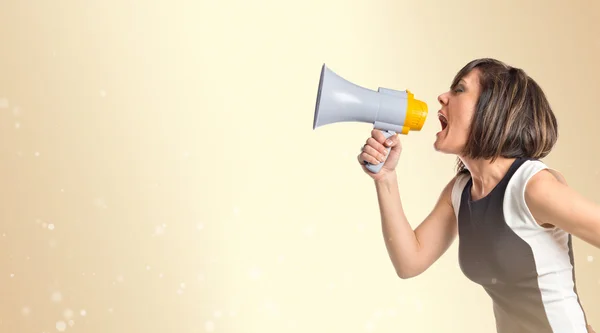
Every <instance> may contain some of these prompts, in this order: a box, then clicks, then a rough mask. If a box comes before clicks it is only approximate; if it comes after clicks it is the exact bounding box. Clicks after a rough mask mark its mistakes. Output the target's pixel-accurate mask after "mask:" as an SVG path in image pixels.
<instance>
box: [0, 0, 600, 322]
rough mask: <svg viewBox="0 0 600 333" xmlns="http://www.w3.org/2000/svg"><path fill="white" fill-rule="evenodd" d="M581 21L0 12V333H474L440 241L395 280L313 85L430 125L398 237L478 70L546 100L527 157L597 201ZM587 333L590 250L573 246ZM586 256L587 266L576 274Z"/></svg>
mask: <svg viewBox="0 0 600 333" xmlns="http://www.w3.org/2000/svg"><path fill="white" fill-rule="evenodd" d="M599 19H600V3H599V2H597V1H583V0H579V1H571V2H569V3H566V2H558V1H526V2H518V1H495V2H489V1H488V2H480V1H418V2H417V1H412V2H409V1H382V0H372V1H362V2H352V1H340V0H336V1H333V0H328V1H295V2H292V1H278V2H275V1H271V2H269V1H221V2H218V1H210V2H209V1H200V2H198V1H176V0H173V1H116V0H105V1H48V0H42V1H36V2H26V1H17V0H9V1H3V2H2V4H0V22H2V23H1V25H0V27H1V29H0V43H1V44H0V46H1V48H2V50H1V56H0V126H1V130H0V133H1V135H2V137H1V140H0V147H1V162H0V166H1V170H2V174H1V177H0V195H1V199H2V201H1V207H0V214H1V215H0V216H1V224H0V229H1V230H0V233H1V235H0V290H1V291H2V294H1V295H0V298H1V302H0V331H1V332H19V333H21V332H22V333H25V332H34V333H38V332H56V331H66V332H86V333H96V332H98V333H100V332H102V333H104V332H126V333H130V332H140V333H142V332H143V333H150V332H161V333H162V332H178V333H197V332H235V333H237V332H240V333H241V332H244V333H246V332H261V333H266V332H290V333H291V332H347V333H350V332H465V333H468V332H493V331H494V320H493V313H492V307H491V302H490V300H489V298H488V297H487V295H486V294H485V293H484V292H483V290H482V289H481V288H479V287H478V286H476V285H473V284H472V283H471V282H470V281H468V280H467V279H466V278H465V277H464V276H463V275H462V273H461V272H460V270H459V268H458V265H457V253H456V249H457V247H456V245H457V243H455V244H454V246H453V247H452V248H451V249H450V250H449V251H448V253H447V254H446V255H445V256H444V257H443V258H442V259H441V260H440V261H438V262H437V263H435V264H434V266H433V267H432V268H431V269H430V270H429V271H427V272H426V273H424V274H423V275H421V276H419V277H418V278H415V279H411V280H400V279H399V278H397V277H396V275H395V274H394V270H393V268H392V265H391V263H390V262H389V260H388V257H387V253H386V251H385V247H384V244H383V240H382V237H381V230H380V222H379V213H378V208H377V201H376V197H375V192H374V187H373V183H372V181H371V180H370V179H369V178H368V177H367V176H366V175H364V174H363V173H362V171H361V169H360V168H359V166H358V164H357V163H356V159H355V156H356V155H357V154H358V151H359V148H360V146H361V145H362V144H363V143H364V140H365V139H367V137H368V135H369V132H370V130H371V126H369V125H368V124H352V123H350V124H336V125H331V126H328V127H324V128H320V129H318V130H316V131H313V130H312V117H313V108H314V101H315V96H316V89H317V83H318V76H319V71H320V67H321V65H322V64H323V63H327V64H328V65H329V66H330V67H331V68H332V69H333V70H334V71H336V72H337V73H338V74H340V75H342V76H343V77H345V78H347V79H348V80H350V81H352V82H355V83H357V84H360V85H362V86H365V87H368V88H371V89H376V88H377V87H379V86H382V87H387V88H394V89H406V88H408V89H411V90H412V91H413V92H414V93H415V95H416V97H417V98H420V99H422V100H424V101H426V102H427V103H428V104H429V106H430V112H431V113H430V117H429V119H428V120H427V122H426V124H425V126H424V128H423V130H422V131H421V132H413V133H411V134H410V135H408V136H403V137H402V140H403V144H404V152H403V156H402V162H401V163H400V166H399V168H398V172H399V174H400V177H399V182H400V187H401V189H402V198H403V201H404V205H405V209H406V212H407V214H408V217H409V219H410V221H411V223H412V225H413V226H415V227H416V226H417V224H418V223H419V222H420V221H421V220H422V219H423V218H424V217H425V216H426V215H427V214H428V212H429V210H430V209H431V207H432V206H433V204H434V202H435V200H436V199H437V196H438V193H439V191H440V190H441V189H442V187H443V185H444V184H445V183H446V182H447V181H448V180H449V179H450V177H451V176H452V174H453V165H454V157H452V156H445V155H440V154H438V153H436V152H434V151H433V149H432V142H433V140H434V134H435V133H436V132H437V131H438V130H439V124H438V121H437V119H436V116H435V113H436V111H437V109H438V104H437V102H436V97H437V95H438V94H440V93H442V92H444V91H446V89H448V86H449V84H450V81H451V79H452V77H453V75H454V74H455V73H456V71H458V70H459V69H460V67H462V66H463V65H464V64H465V63H466V62H468V61H469V60H471V59H474V58H478V57H487V56H491V57H495V58H498V59H501V60H504V61H506V62H508V63H510V64H512V65H515V66H519V67H522V68H524V69H525V70H526V71H527V72H528V73H529V74H531V75H532V76H533V77H534V78H535V79H536V80H537V81H538V82H539V83H540V85H541V86H542V87H543V88H544V89H545V91H546V93H547V94H548V97H549V99H550V101H551V103H552V105H553V106H554V109H555V111H556V114H557V117H558V119H559V122H560V141H559V143H558V145H557V146H556V149H555V150H554V152H553V153H552V154H551V155H550V156H549V157H548V158H547V159H546V162H547V163H548V164H550V165H551V166H552V167H555V168H557V169H559V170H560V171H562V172H563V173H564V174H565V176H566V177H567V179H568V181H569V182H570V184H571V186H573V187H574V188H575V189H577V190H578V191H580V192H581V193H583V194H584V195H586V196H587V197H589V198H591V199H592V200H594V201H596V202H600V192H599V190H598V184H599V183H600V175H599V170H600V168H599V167H598V163H599V162H600V158H599V155H600V151H599V149H598V146H597V143H598V140H599V135H600V134H599V133H598V122H599V121H600V115H599V109H598V91H600V78H599V76H600V65H599V64H598V59H600V40H599V39H598V32H599V31H600V23H598V22H599ZM575 251H576V267H577V279H578V288H579V291H580V294H581V299H582V302H583V304H584V306H585V309H586V311H587V315H588V318H589V319H590V322H591V323H592V324H593V325H595V326H596V327H597V328H600V298H598V288H599V282H600V280H599V279H600V266H599V265H600V263H599V261H600V256H599V254H600V251H599V250H598V249H595V248H593V247H591V246H590V245H588V244H586V243H583V242H582V241H580V240H576V241H575ZM594 259H595V260H594Z"/></svg>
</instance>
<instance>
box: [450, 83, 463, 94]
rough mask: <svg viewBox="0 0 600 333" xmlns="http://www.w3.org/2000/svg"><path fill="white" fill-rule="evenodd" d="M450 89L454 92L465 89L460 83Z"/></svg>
mask: <svg viewBox="0 0 600 333" xmlns="http://www.w3.org/2000/svg"><path fill="white" fill-rule="evenodd" d="M452 91H453V92H454V93H455V94H458V93H461V92H464V91H465V89H464V88H463V87H462V86H461V85H458V86H456V87H454V89H453V90H452Z"/></svg>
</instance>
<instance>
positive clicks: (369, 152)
mask: <svg viewBox="0 0 600 333" xmlns="http://www.w3.org/2000/svg"><path fill="white" fill-rule="evenodd" d="M362 154H363V155H366V156H369V157H371V158H372V159H374V162H372V161H369V163H373V164H379V163H381V162H384V161H385V155H384V154H382V153H380V152H379V151H377V150H376V149H375V148H373V147H371V146H369V145H365V146H364V147H363V152H362Z"/></svg>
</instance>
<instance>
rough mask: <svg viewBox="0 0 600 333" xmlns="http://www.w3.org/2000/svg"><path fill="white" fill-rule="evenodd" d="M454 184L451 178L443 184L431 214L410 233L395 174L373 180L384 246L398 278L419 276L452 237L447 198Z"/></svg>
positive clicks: (453, 227)
mask: <svg viewBox="0 0 600 333" xmlns="http://www.w3.org/2000/svg"><path fill="white" fill-rule="evenodd" d="M454 182H455V179H453V180H452V181H450V183H448V184H447V185H446V187H445V188H444V190H443V191H442V193H441V195H440V196H439V198H438V201H437V203H436V205H435V207H434V208H433V210H432V212H431V213H430V214H429V215H428V216H427V217H426V218H425V220H424V221H423V222H422V223H421V224H420V225H419V226H418V227H417V228H416V229H415V230H414V231H413V229H412V227H411V225H410V224H409V222H408V220H407V218H406V215H405V213H404V209H403V208H402V202H401V200H400V192H399V189H398V182H397V176H396V173H395V172H393V173H390V174H389V175H388V176H387V177H385V178H382V179H378V180H376V181H375V186H376V189H377V198H378V201H379V208H380V214H381V223H382V232H383V236H384V238H385V245H386V248H387V251H388V253H389V256H390V259H391V261H392V264H393V265H394V268H395V270H396V273H397V274H398V276H399V277H400V278H402V279H407V278H411V277H415V276H417V275H419V274H421V273H423V272H424V271H425V270H426V269H428V268H429V267H430V266H431V265H432V264H433V263H434V262H435V261H436V260H438V259H439V258H440V256H441V255H442V254H443V253H444V252H446V250H447V249H448V248H449V247H450V245H451V244H452V241H453V240H454V239H455V238H456V235H457V223H456V216H455V213H454V208H453V207H452V199H451V192H452V187H453V185H454Z"/></svg>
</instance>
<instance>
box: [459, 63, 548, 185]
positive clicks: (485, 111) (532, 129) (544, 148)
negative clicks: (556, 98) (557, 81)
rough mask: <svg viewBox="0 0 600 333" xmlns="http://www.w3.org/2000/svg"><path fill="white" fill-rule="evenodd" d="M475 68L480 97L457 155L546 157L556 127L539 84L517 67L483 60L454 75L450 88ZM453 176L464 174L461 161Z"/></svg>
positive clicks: (482, 157)
mask: <svg viewBox="0 0 600 333" xmlns="http://www.w3.org/2000/svg"><path fill="white" fill-rule="evenodd" d="M474 69H478V70H479V83H480V85H481V95H480V96H479V100H478V101H477V104H476V110H475V114H474V116H473V120H472V122H471V126H470V129H469V133H468V137H467V143H466V145H465V147H464V150H463V152H462V154H461V155H462V156H465V157H468V158H473V159H487V160H491V161H494V160H496V159H497V158H498V157H505V158H532V159H541V158H544V157H546V156H547V155H548V154H549V153H550V151H551V150H552V148H553V147H554V145H555V144H556V141H557V139H558V124H557V121H556V117H555V115H554V113H553V111H552V108H551V107H550V103H549V102H548V100H547V99H546V95H545V94H544V92H543V91H542V89H541V88H540V86H539V85H538V84H537V83H536V82H535V81H534V80H533V79H532V78H531V77H529V76H528V75H527V74H526V73H525V72H524V71H523V70H522V69H520V68H515V67H511V66H509V65H507V64H505V63H503V62H501V61H499V60H496V59H491V58H482V59H476V60H473V61H471V62H469V63H468V64H467V65H465V67H463V68H462V69H461V70H460V71H459V72H458V73H457V74H456V76H455V78H454V80H453V82H452V90H453V89H454V87H455V86H456V85H457V84H458V81H460V79H462V78H463V77H464V76H465V75H467V74H468V73H470V72H471V71H472V70H474ZM457 172H458V173H461V172H469V171H468V170H467V169H466V167H465V165H464V164H463V162H462V161H461V160H460V158H459V159H458V161H457Z"/></svg>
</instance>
